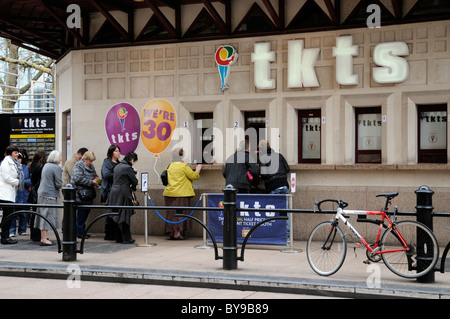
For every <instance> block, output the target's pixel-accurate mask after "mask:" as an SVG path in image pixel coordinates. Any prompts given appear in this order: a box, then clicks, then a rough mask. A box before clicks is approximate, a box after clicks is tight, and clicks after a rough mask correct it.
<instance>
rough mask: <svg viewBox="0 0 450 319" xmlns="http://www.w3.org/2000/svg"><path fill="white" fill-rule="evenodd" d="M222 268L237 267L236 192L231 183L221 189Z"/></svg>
mask: <svg viewBox="0 0 450 319" xmlns="http://www.w3.org/2000/svg"><path fill="white" fill-rule="evenodd" d="M222 191H223V194H224V201H223V269H225V270H233V269H237V249H238V247H237V217H236V193H237V190H236V188H234V187H233V186H232V185H227V187H225V188H224V189H223V190H222Z"/></svg>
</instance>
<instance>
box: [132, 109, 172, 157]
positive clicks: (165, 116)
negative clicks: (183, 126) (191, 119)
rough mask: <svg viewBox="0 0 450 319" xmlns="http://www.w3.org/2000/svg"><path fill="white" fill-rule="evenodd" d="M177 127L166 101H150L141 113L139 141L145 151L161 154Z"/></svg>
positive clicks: (156, 154) (156, 155)
mask: <svg viewBox="0 0 450 319" xmlns="http://www.w3.org/2000/svg"><path fill="white" fill-rule="evenodd" d="M176 125H177V115H176V113H175V109H174V108H173V106H172V104H170V103H169V102H167V101H166V100H151V101H150V102H148V103H147V104H146V105H145V106H144V109H143V110H142V112H141V127H142V132H141V139H142V142H143V143H144V146H145V148H146V149H148V150H149V151H150V152H152V153H154V154H155V157H158V154H161V153H162V152H164V151H165V149H166V148H167V146H169V144H170V141H171V140H172V136H173V132H174V131H175V128H176Z"/></svg>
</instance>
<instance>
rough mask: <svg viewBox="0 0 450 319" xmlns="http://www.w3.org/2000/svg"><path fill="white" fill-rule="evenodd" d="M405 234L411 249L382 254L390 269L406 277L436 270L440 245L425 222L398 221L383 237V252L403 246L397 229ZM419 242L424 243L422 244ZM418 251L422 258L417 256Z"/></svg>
mask: <svg viewBox="0 0 450 319" xmlns="http://www.w3.org/2000/svg"><path fill="white" fill-rule="evenodd" d="M397 230H398V231H399V233H400V234H401V235H402V236H403V238H404V239H405V241H406V243H407V245H408V247H409V250H408V251H400V252H393V253H384V254H381V257H382V258H383V262H384V264H385V265H386V267H387V268H389V270H390V271H392V272H393V273H394V274H396V275H398V276H400V277H404V278H418V277H421V276H423V275H426V274H427V273H428V272H429V271H432V270H434V266H435V265H436V263H437V261H438V259H439V245H438V242H437V239H436V236H434V234H433V232H432V231H431V230H430V229H429V228H428V227H427V226H425V225H424V224H422V223H419V222H417V221H413V220H405V221H401V222H398V223H397V225H395V226H393V227H390V228H389V229H387V230H386V231H385V232H384V233H383V235H382V237H381V252H383V251H387V250H393V249H400V248H402V246H403V245H402V244H401V243H400V239H399V237H398V235H397V234H396V231H397ZM418 242H420V243H422V244H420V246H419V245H418ZM418 251H419V253H420V255H421V256H423V257H421V258H419V259H418V258H417V256H418Z"/></svg>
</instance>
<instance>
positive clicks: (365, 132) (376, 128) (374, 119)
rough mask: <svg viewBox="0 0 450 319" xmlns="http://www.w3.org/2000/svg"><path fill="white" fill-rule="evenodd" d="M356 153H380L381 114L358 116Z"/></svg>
mask: <svg viewBox="0 0 450 319" xmlns="http://www.w3.org/2000/svg"><path fill="white" fill-rule="evenodd" d="M357 120H358V151H369V150H379V151H381V113H369V114H358V118H357Z"/></svg>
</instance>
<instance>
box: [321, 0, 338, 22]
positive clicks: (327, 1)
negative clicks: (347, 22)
mask: <svg viewBox="0 0 450 319" xmlns="http://www.w3.org/2000/svg"><path fill="white" fill-rule="evenodd" d="M324 2H325V5H326V7H327V10H328V13H329V14H330V17H331V20H332V21H333V22H334V23H336V24H338V23H339V21H338V18H337V14H336V11H335V10H336V8H335V7H333V4H332V3H331V0H324Z"/></svg>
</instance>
